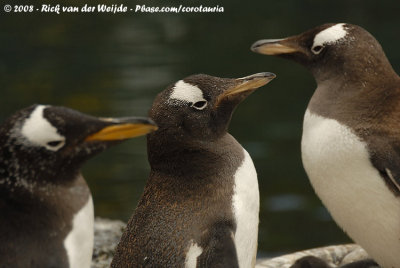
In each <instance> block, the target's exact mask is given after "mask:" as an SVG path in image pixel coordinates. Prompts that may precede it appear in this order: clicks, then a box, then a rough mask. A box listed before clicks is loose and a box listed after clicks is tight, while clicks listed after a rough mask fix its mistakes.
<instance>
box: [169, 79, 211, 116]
mask: <svg viewBox="0 0 400 268" xmlns="http://www.w3.org/2000/svg"><path fill="white" fill-rule="evenodd" d="M169 98H170V99H172V100H178V101H183V102H188V103H192V104H195V103H196V102H205V105H204V106H203V107H200V108H199V107H196V106H193V107H194V108H196V109H198V110H202V109H204V108H205V107H206V106H207V100H206V99H204V97H203V91H201V89H200V88H198V87H197V86H194V85H191V84H188V83H186V82H184V81H183V80H179V81H178V82H176V84H175V86H174V88H173V89H172V93H171V95H170V96H169Z"/></svg>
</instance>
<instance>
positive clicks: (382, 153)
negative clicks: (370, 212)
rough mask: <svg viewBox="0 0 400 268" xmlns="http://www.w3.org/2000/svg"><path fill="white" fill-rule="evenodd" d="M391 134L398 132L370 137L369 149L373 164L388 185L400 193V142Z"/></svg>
mask: <svg viewBox="0 0 400 268" xmlns="http://www.w3.org/2000/svg"><path fill="white" fill-rule="evenodd" d="M391 136H395V137H396V136H397V135H396V134H391V133H386V134H385V137H387V139H383V138H382V136H376V137H370V140H371V141H372V142H371V143H370V145H369V148H368V151H369V154H370V161H371V163H372V165H373V166H374V167H375V168H376V169H377V170H378V171H379V174H380V175H381V177H382V178H383V179H384V180H385V183H386V185H387V186H388V187H389V188H390V190H391V191H392V192H393V193H394V194H395V195H396V196H399V195H400V143H397V142H396V140H395V139H394V138H391Z"/></svg>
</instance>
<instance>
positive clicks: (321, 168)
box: [252, 23, 400, 268]
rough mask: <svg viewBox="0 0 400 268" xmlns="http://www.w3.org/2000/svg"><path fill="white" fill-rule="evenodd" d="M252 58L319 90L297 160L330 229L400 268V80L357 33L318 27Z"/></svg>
mask: <svg viewBox="0 0 400 268" xmlns="http://www.w3.org/2000/svg"><path fill="white" fill-rule="evenodd" d="M252 50H253V51H255V52H258V53H261V54H267V55H278V56H282V57H284V58H288V59H292V60H294V61H296V62H299V63H300V64H302V65H304V66H305V67H307V68H308V69H309V70H310V71H311V73H312V74H313V75H314V77H315V79H316V82H317V89H316V91H315V93H314V95H313V96H312V98H311V100H310V102H309V105H308V108H307V110H306V113H305V116H304V125H303V137H302V142H301V149H302V159H303V165H304V168H305V170H306V172H307V174H308V177H309V179H310V181H311V184H312V186H313V187H314V189H315V191H316V193H317V194H318V196H319V197H320V198H321V200H322V202H323V203H324V204H325V206H326V207H327V208H328V210H329V211H330V213H331V214H332V216H333V218H334V220H335V221H336V223H337V224H338V225H339V226H341V227H342V228H343V230H344V231H345V232H347V233H348V234H349V235H350V237H351V238H352V239H353V240H354V241H356V242H357V243H358V244H360V245H361V246H362V247H363V248H364V249H365V250H366V251H367V252H368V253H369V255H370V256H371V257H372V258H374V259H375V261H377V262H378V263H379V264H380V265H381V266H383V267H387V268H399V267H400V257H399V253H400V105H399V103H400V79H399V77H398V75H397V74H396V73H395V71H394V70H393V68H392V66H391V65H390V63H389V61H388V59H387V58H386V56H385V53H384V52H383V50H382V47H381V46H380V44H379V43H378V41H376V39H375V38H374V37H373V36H372V35H371V34H370V33H368V32H367V31H366V30H364V29H363V28H361V27H359V26H356V25H351V24H346V23H336V24H324V25H322V26H318V27H316V28H314V29H312V30H309V31H306V32H304V33H302V34H299V35H296V36H292V37H288V38H285V39H270V40H260V41H258V42H256V43H254V44H253V46H252Z"/></svg>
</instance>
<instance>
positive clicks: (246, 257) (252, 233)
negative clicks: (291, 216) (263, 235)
mask: <svg viewBox="0 0 400 268" xmlns="http://www.w3.org/2000/svg"><path fill="white" fill-rule="evenodd" d="M244 155H245V157H244V160H243V162H242V165H241V166H240V167H239V168H238V170H237V171H236V173H235V186H234V195H233V199H232V200H233V212H234V216H235V219H236V224H237V226H236V233H235V237H234V240H235V245H236V251H237V255H238V260H239V267H243V268H246V267H254V265H255V259H256V253H257V238H258V222H259V210H260V193H259V190H258V180H257V172H256V169H255V168H254V164H253V161H252V160H251V158H250V155H249V154H248V153H247V152H246V150H244Z"/></svg>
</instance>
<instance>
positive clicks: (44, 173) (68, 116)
mask: <svg viewBox="0 0 400 268" xmlns="http://www.w3.org/2000/svg"><path fill="white" fill-rule="evenodd" d="M155 129H156V126H155V124H154V123H153V122H152V121H151V120H149V119H147V118H138V117H127V118H115V119H113V118H96V117H93V116H89V115H86V114H83V113H80V112H78V111H75V110H72V109H68V108H65V107H56V106H49V105H33V106H30V107H28V108H25V109H23V110H20V111H18V112H17V113H15V114H14V115H13V116H11V117H10V118H9V119H7V120H6V122H5V123H4V124H3V125H2V126H1V127H0V140H1V144H2V146H1V147H0V150H1V151H2V153H1V154H0V158H2V159H0V163H1V164H2V165H6V166H5V167H2V169H1V170H0V171H2V172H3V173H6V174H0V175H3V176H2V177H4V176H5V177H9V176H14V177H15V176H20V177H26V176H30V177H35V176H36V177H39V176H40V178H41V179H49V180H55V179H57V178H58V179H61V177H63V175H64V174H65V175H67V176H68V174H70V172H78V170H79V168H80V166H81V165H82V164H83V162H84V161H85V160H87V159H88V158H90V157H92V156H94V155H95V154H97V153H99V152H101V151H103V150H105V149H106V148H108V147H109V146H111V145H113V144H116V143H118V142H121V141H122V140H125V139H128V138H132V137H135V136H140V135H144V134H146V133H148V132H150V131H152V130H155ZM39 174H40V175H39Z"/></svg>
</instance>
